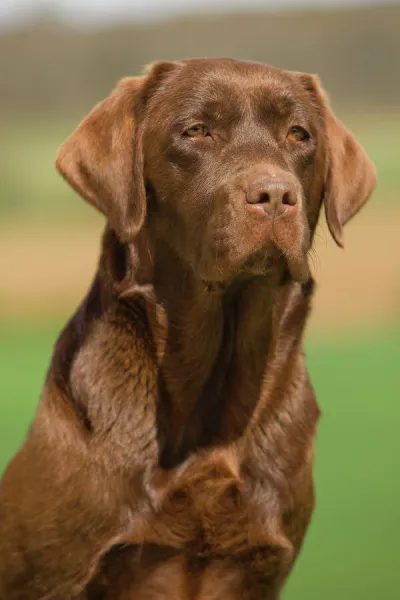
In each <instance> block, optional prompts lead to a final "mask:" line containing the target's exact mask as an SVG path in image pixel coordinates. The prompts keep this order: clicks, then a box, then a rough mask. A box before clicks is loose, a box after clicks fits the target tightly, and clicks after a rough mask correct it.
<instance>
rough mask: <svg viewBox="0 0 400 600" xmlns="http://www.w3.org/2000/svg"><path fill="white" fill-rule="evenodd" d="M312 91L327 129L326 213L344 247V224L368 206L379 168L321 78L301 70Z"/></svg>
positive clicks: (330, 227) (309, 90) (331, 229)
mask: <svg viewBox="0 0 400 600" xmlns="http://www.w3.org/2000/svg"><path fill="white" fill-rule="evenodd" d="M297 75H298V76H299V77H300V79H301V82H302V84H303V85H304V87H305V88H306V89H307V91H308V92H309V93H311V94H312V96H313V99H314V103H315V108H316V109H317V111H318V112H319V114H320V115H321V117H322V121H323V124H324V129H325V148H326V163H325V191H324V204H325V214H326V220H327V223H328V227H329V231H330V232H331V234H332V237H333V239H334V240H335V242H336V243H337V245H338V246H340V247H341V248H343V227H344V225H345V224H346V223H347V222H348V221H349V220H350V219H351V218H352V217H353V216H354V215H355V214H356V213H357V212H358V211H359V210H360V208H362V206H364V204H365V203H366V202H367V200H368V199H369V197H370V196H371V194H372V192H373V190H374V187H375V184H376V171H375V167H374V165H373V164H372V162H371V161H370V160H369V158H368V157H367V155H366V154H365V152H364V150H363V148H362V147H361V145H360V144H359V143H358V142H357V140H356V139H355V137H354V136H353V135H352V134H351V133H350V132H349V131H348V130H347V129H346V128H345V127H344V125H343V124H342V123H341V122H340V121H339V120H338V119H337V118H336V117H335V115H334V114H333V111H332V109H331V107H330V104H329V100H328V98H327V96H326V93H325V92H324V90H323V89H322V87H321V85H320V83H319V81H318V78H317V77H314V76H313V75H307V74H303V73H302V74H297Z"/></svg>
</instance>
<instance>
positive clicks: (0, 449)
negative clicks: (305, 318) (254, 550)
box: [0, 0, 400, 600]
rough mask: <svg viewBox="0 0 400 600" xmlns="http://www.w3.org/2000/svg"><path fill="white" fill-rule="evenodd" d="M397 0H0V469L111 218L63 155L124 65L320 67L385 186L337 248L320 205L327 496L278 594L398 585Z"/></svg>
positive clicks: (314, 339) (344, 593)
mask: <svg viewBox="0 0 400 600" xmlns="http://www.w3.org/2000/svg"><path fill="white" fill-rule="evenodd" d="M399 31H400V4H398V3H396V2H392V3H390V2H387V3H385V4H383V3H378V2H376V3H375V4H374V3H373V2H362V1H361V0H359V1H358V2H354V3H351V2H350V0H342V1H341V2H340V1H339V0H336V2H335V1H334V0H332V2H324V1H323V0H320V1H319V2H318V1H317V0H315V1H314V2H312V1H310V2H308V4H307V5H306V4H304V3H303V2H302V1H301V0H298V1H296V0H292V1H288V0H287V1H284V0H279V1H278V0H276V1H275V2H274V1H273V0H259V1H258V2H257V1H256V0H226V1H224V0H113V2H107V1H106V0H97V1H91V2H90V1H86V2H78V1H77V0H58V1H57V0H54V1H50V0H47V1H42V2H40V1H39V0H0V471H1V470H2V469H3V468H4V466H5V464H6V463H7V461H8V460H9V459H10V457H11V455H12V454H13V453H14V452H15V451H16V449H17V448H18V446H19V444H20V443H21V440H22V439H23V436H24V433H25V431H26V429H27V427H28V425H29V422H30V421H31V419H32V416H33V413H34V411H35V407H36V404H37V401H38V398H39V394H40V389H41V386H42V382H43V378H44V375H45V372H46V369H47V366H48V363H49V360H50V356H51V352H52V346H53V344H54V341H55V339H56V337H57V335H58V332H59V330H60V328H61V327H62V325H63V323H64V322H65V321H66V320H67V319H68V318H69V316H70V315H71V313H72V312H73V311H74V310H75V308H76V306H77V304H78V303H79V302H80V299H81V298H82V296H83V295H84V293H85V292H86V289H87V287H88V285H89V282H90V280H91V277H92V274H93V272H94V269H95V265H96V260H97V255H98V251H99V236H100V232H101V229H102V226H103V219H102V218H101V217H100V216H99V215H97V214H95V212H94V211H93V209H91V208H90V207H89V206H87V205H85V203H84V202H83V201H82V200H81V199H80V198H78V197H77V196H76V195H74V194H73V192H72V191H71V190H70V189H68V187H67V185H66V184H65V183H64V182H63V181H62V180H61V178H60V177H59V176H58V175H57V173H56V171H55V169H54V166H53V165H54V158H55V154H56V151H57V147H58V146H59V145H60V144H61V143H62V142H63V140H64V139H65V138H66V136H67V135H68V134H69V133H70V132H71V131H72V129H73V128H74V127H75V126H76V125H77V123H78V122H79V120H80V119H81V118H82V117H83V116H84V115H85V114H86V113H87V112H88V111H89V110H90V108H91V107H92V105H93V104H94V103H96V102H97V101H99V100H100V99H102V98H103V97H104V96H106V95H107V94H108V92H109V91H110V89H111V88H112V87H113V85H114V84H115V82H116V81H117V80H118V79H119V78H120V77H123V76H125V75H128V74H137V73H138V72H139V71H140V70H141V69H142V68H143V66H144V65H146V64H147V63H149V62H151V61H153V60H156V59H174V58H183V57H193V56H208V57H211V56H232V57H237V58H243V59H250V60H257V61H262V62H268V63H272V64H274V65H276V66H279V67H284V68H289V69H293V70H304V71H308V72H312V73H317V74H318V75H319V76H320V78H321V79H322V81H323V83H324V86H325V87H326V89H327V90H328V92H329V94H330V96H331V100H332V104H333V107H334V108H335V110H336V113H337V114H338V115H339V116H340V117H341V118H342V120H344V122H345V123H346V125H347V126H348V127H349V128H350V129H351V130H352V131H353V132H354V134H355V135H356V136H357V137H358V138H359V140H360V141H361V142H362V143H363V144H364V146H365V148H366V150H367V151H368V153H369V155H370V157H371V158H372V159H373V160H374V162H375V164H376V166H377V170H378V177H379V185H378V188H377V190H376V193H375V194H374V196H373V198H372V199H371V201H370V203H369V204H368V205H367V207H366V208H365V209H364V210H363V211H362V212H361V214H360V215H358V216H357V217H356V218H355V219H354V221H352V222H351V223H350V224H349V225H348V226H346V230H345V236H346V237H345V241H346V248H345V250H339V249H337V248H336V247H335V246H334V244H333V242H332V241H331V239H330V237H329V234H328V233H327V230H326V227H325V224H324V223H323V222H322V223H321V227H320V228H319V229H318V235H317V239H316V253H315V255H314V257H313V270H314V274H315V277H316V279H317V281H318V290H317V294H316V298H315V306H314V314H313V317H312V319H311V322H310V326H309V328H308V335H307V354H308V361H309V366H310V370H311V374H312V378H313V382H314V385H315V388H316V390H317V394H318V398H319V402H320V405H321V408H322V412H323V418H322V421H321V425H320V430H319V438H318V448H317V468H316V483H317V494H318V502H317V510H316V513H315V517H314V521H313V524H312V527H311V529H310V531H309V534H308V537H307V541H306V544H305V547H304V551H303V553H302V556H301V558H300V560H299V562H298V563H297V566H296V569H295V571H294V574H293V575H292V577H291V578H290V581H289V584H288V586H287V588H286V591H285V594H284V600H321V598H324V600H338V599H340V600H358V599H362V600H376V599H377V598H379V600H398V598H399V597H400V595H399V594H400V592H399V590H400V569H399V557H400V478H399V456H400V442H399V430H400V402H399V400H400V392H399V390H400V377H399V370H400V369H399V366H398V365H399V364H400V203H399V192H400V179H399V177H398V173H399V170H400V35H399Z"/></svg>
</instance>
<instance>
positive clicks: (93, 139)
mask: <svg viewBox="0 0 400 600" xmlns="http://www.w3.org/2000/svg"><path fill="white" fill-rule="evenodd" d="M144 79H145V78H144V77H130V78H127V79H124V80H122V81H121V82H120V83H119V84H118V85H117V87H116V88H115V90H114V91H113V92H112V94H111V95H110V96H109V97H108V98H106V99H105V100H103V101H102V102H100V104H98V105H97V106H96V107H95V108H94V109H93V110H92V112H91V113H90V114H89V115H88V116H87V117H86V118H85V119H84V120H83V121H82V123H81V124H80V125H79V127H78V128H77V129H76V130H75V131H74V132H73V133H72V135H71V136H70V137H69V138H68V139H67V141H66V142H65V143H64V144H63V145H62V146H61V148H60V149H59V151H58V154H57V159H56V167H57V169H58V170H59V172H60V173H61V175H62V176H63V177H64V178H65V179H66V181H67V182H68V183H69V184H70V185H71V187H72V188H73V189H74V190H75V191H77V192H78V193H79V194H80V195H81V196H82V197H83V198H85V200H87V201H88V202H89V203H90V204H92V205H93V206H94V207H96V208H97V209H98V210H100V211H101V212H102V213H103V214H104V215H105V216H106V217H107V219H108V222H109V224H110V226H111V228H112V229H114V230H115V231H116V233H117V235H118V236H119V238H120V239H121V241H124V242H125V241H129V240H131V239H132V238H133V237H134V236H135V235H136V233H137V232H138V230H139V229H140V227H141V226H142V224H143V221H144V217H145V214H146V192H145V185H144V180H143V153H142V148H141V131H140V120H139V118H138V116H137V108H138V94H139V92H140V89H141V87H142V84H143V80H144Z"/></svg>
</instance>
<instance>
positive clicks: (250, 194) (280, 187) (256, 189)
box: [247, 174, 297, 217]
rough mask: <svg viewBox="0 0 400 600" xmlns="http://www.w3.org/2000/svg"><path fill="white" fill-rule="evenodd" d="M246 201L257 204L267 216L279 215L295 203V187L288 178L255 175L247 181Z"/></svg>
mask: <svg viewBox="0 0 400 600" xmlns="http://www.w3.org/2000/svg"><path fill="white" fill-rule="evenodd" d="M247 202H248V203H249V204H254V205H257V206H258V207H259V208H261V209H262V210H263V211H264V212H265V213H266V214H267V215H269V216H271V217H272V216H274V215H275V216H277V217H278V216H280V215H282V214H283V213H284V212H285V211H286V210H287V209H288V208H289V207H290V206H295V205H296V203H297V193H296V188H295V186H294V185H293V183H292V182H291V181H290V180H289V179H282V178H279V179H278V178H277V179H273V178H272V177H271V175H260V174H258V175H256V176H254V177H253V178H251V180H250V181H249V184H248V189H247Z"/></svg>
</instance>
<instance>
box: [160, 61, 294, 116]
mask: <svg viewBox="0 0 400 600" xmlns="http://www.w3.org/2000/svg"><path fill="white" fill-rule="evenodd" d="M182 63H183V68H182V69H180V70H179V72H177V73H176V75H175V77H173V78H172V79H171V80H170V83H169V86H168V88H169V90H168V91H169V92H170V93H172V94H173V95H174V100H175V106H176V107H177V108H178V106H180V107H182V106H185V107H187V108H188V109H190V107H192V108H197V107H199V106H200V105H202V106H204V107H205V108H206V110H208V109H211V110H217V109H218V108H221V107H223V108H224V109H229V107H230V106H231V107H232V106H234V105H237V104H238V103H239V104H242V105H243V106H244V105H246V104H247V103H249V102H251V103H252V104H253V106H254V105H257V104H262V105H263V106H267V105H268V104H272V105H273V106H274V109H275V110H277V111H278V112H282V113H285V112H288V111H290V110H292V109H293V108H294V107H295V105H296V104H299V103H302V104H304V101H305V95H304V90H303V89H302V87H301V85H300V84H299V82H298V81H297V80H296V78H295V77H294V75H293V74H292V73H291V72H289V71H285V70H283V69H278V68H275V67H272V66H270V65H264V64H262V63H253V62H247V61H240V60H233V59H191V60H186V61H182Z"/></svg>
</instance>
